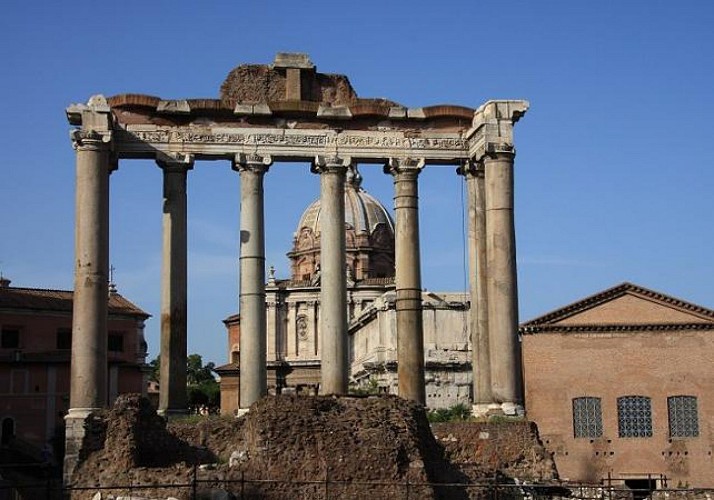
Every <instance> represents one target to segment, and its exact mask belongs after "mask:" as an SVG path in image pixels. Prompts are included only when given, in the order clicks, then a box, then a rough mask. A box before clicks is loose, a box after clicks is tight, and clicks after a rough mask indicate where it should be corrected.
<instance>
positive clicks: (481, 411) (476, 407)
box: [471, 403, 491, 418]
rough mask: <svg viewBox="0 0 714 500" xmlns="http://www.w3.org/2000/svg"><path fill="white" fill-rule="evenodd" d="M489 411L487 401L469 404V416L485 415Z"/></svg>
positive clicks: (489, 407) (487, 414)
mask: <svg viewBox="0 0 714 500" xmlns="http://www.w3.org/2000/svg"><path fill="white" fill-rule="evenodd" d="M490 412H491V404H489V403H475V404H473V405H471V416H472V417H476V418H479V417H487V416H489V414H490Z"/></svg>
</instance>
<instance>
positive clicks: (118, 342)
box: [107, 333, 124, 352]
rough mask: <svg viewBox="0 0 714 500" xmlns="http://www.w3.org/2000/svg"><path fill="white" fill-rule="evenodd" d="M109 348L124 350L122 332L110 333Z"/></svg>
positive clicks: (117, 350) (112, 350) (111, 350)
mask: <svg viewBox="0 0 714 500" xmlns="http://www.w3.org/2000/svg"><path fill="white" fill-rule="evenodd" d="M107 349H109V352H124V335H122V334H121V333H110V334H109V342H108V344H107Z"/></svg>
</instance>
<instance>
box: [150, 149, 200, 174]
mask: <svg viewBox="0 0 714 500" xmlns="http://www.w3.org/2000/svg"><path fill="white" fill-rule="evenodd" d="M156 163H157V164H158V165H159V167H161V168H162V169H163V171H164V172H187V171H188V170H191V169H192V168H193V155H192V154H186V153H159V154H157V155H156Z"/></svg>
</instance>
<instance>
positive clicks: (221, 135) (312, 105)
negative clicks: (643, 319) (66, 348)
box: [66, 53, 528, 461]
mask: <svg viewBox="0 0 714 500" xmlns="http://www.w3.org/2000/svg"><path fill="white" fill-rule="evenodd" d="M527 109H528V103H527V102H526V101H519V100H493V101H488V102H486V103H484V104H483V105H481V106H479V107H478V108H476V109H474V108H469V107H464V106H455V105H437V106H427V107H421V108H407V107H404V106H401V105H399V104H398V103H396V102H392V101H389V100H385V99H365V98H360V97H358V96H357V93H356V92H355V91H354V89H353V88H352V86H351V84H350V82H349V80H348V79H347V77H345V76H343V75H331V74H324V73H319V72H317V70H316V68H315V65H314V64H313V63H312V62H311V61H310V59H309V58H308V57H307V56H306V55H304V54H284V53H281V54H278V55H277V56H276V58H275V60H274V62H273V63H272V64H270V65H242V66H239V67H237V68H235V69H234V70H233V71H231V72H230V73H229V75H228V77H227V78H226V80H225V81H224V82H223V84H222V86H221V89H220V96H219V98H217V99H179V100H165V99H161V98H159V97H154V96H148V95H138V94H121V95H116V96H113V97H109V98H106V97H104V96H101V95H95V96H93V97H91V98H90V99H89V101H88V102H87V104H75V105H71V106H70V107H68V108H67V117H68V120H69V123H70V124H71V125H73V126H74V128H73V130H72V132H71V138H72V142H73V146H74V148H75V150H76V154H77V162H76V183H77V194H76V197H77V198H76V203H77V212H76V213H77V215H76V238H75V241H76V259H75V265H76V267H75V295H74V297H75V299H74V319H73V340H72V382H71V396H70V410H69V415H68V416H67V419H66V420H67V429H68V433H67V435H68V439H67V444H68V448H67V452H68V459H69V460H70V461H71V460H72V453H73V450H74V448H73V445H72V443H73V440H75V439H77V438H81V436H80V434H81V433H82V430H81V429H82V425H83V424H82V423H83V422H84V421H85V419H86V418H87V417H88V416H89V415H91V414H92V413H93V412H94V411H95V410H96V409H98V408H102V407H104V406H106V405H107V390H106V387H107V384H106V377H107V375H106V370H107V368H106V367H107V363H106V359H107V348H106V324H107V300H106V297H107V283H108V266H109V264H108V248H109V203H108V192H109V174H110V173H111V172H112V171H114V170H116V169H117V168H118V167H119V163H120V162H119V160H121V161H130V160H132V159H137V158H142V159H153V160H155V161H156V162H157V164H158V165H159V167H160V168H162V170H163V176H164V186H163V189H164V191H163V196H164V205H163V208H164V209H163V231H164V234H163V268H162V306H161V381H162V384H161V395H160V410H161V411H162V412H164V414H171V413H174V412H182V411H185V408H186V399H185V385H186V378H185V377H186V374H185V366H186V335H187V331H186V330H187V328H186V274H187V258H186V253H187V251H186V240H187V234H186V233H187V229H186V182H187V172H188V171H189V170H190V169H191V168H192V166H193V162H194V160H221V161H226V162H227V164H228V165H230V166H231V168H233V169H234V170H236V171H237V172H238V174H239V176H240V185H241V195H240V205H241V211H240V229H241V238H240V239H241V241H240V314H241V349H240V372H241V377H240V407H241V408H243V409H247V408H248V407H249V406H250V405H251V404H253V403H254V402H255V401H257V400H258V399H260V398H261V397H263V396H264V395H265V394H266V333H265V328H266V315H265V314H266V313H265V300H266V290H265V283H266V279H265V278H266V276H265V243H264V222H263V200H264V196H266V195H267V196H270V193H264V190H263V178H264V176H265V174H266V173H267V172H268V170H269V167H270V165H271V164H272V163H273V162H302V163H305V162H309V163H310V164H311V165H312V168H311V171H312V172H313V173H314V174H317V175H319V176H320V185H321V194H320V203H321V210H322V216H321V217H320V232H321V242H320V304H321V309H320V311H321V314H320V318H319V321H320V330H321V332H322V333H321V335H322V342H323V345H322V360H321V382H320V392H321V393H322V394H337V395H340V394H346V392H347V388H348V377H347V374H348V357H347V316H346V315H347V298H346V287H347V283H346V280H347V276H346V273H345V268H346V250H345V249H346V246H345V245H346V243H345V231H344V222H345V213H344V203H343V199H344V189H345V177H346V175H347V172H348V170H349V166H350V165H356V164H359V165H365V168H369V167H368V165H377V166H381V167H383V168H384V172H385V173H386V174H388V175H391V176H392V177H393V179H394V199H395V207H394V209H395V238H396V239H395V262H394V267H395V294H396V297H395V307H396V315H397V336H398V355H397V357H398V360H397V363H398V378H399V395H400V396H402V397H404V398H407V399H410V400H413V401H416V402H418V403H422V404H423V403H424V402H425V391H424V345H423V327H422V284H421V273H420V252H419V238H420V236H419V225H418V209H419V205H418V178H419V173H420V171H421V170H422V169H423V168H425V167H429V168H432V167H435V168H443V167H444V166H456V167H458V172H459V174H460V175H463V176H465V178H466V182H467V185H468V193H469V194H468V212H469V238H468V247H469V249H468V253H469V269H470V270H469V277H470V299H471V300H470V302H471V305H472V307H471V308H470V313H469V314H470V318H469V321H470V322H471V331H472V332H473V338H472V344H473V346H474V349H473V371H474V373H473V379H474V381H475V382H474V394H473V402H474V405H475V406H474V408H475V411H477V412H478V411H485V410H486V409H488V408H489V407H498V408H501V409H502V410H503V411H505V412H507V413H510V412H513V411H514V409H516V408H518V407H520V406H521V405H522V403H523V397H522V379H521V361H520V348H519V345H518V338H517V331H518V314H517V305H518V300H517V285H516V258H515V257H516V256H515V234H514V233H515V231H514V223H513V220H514V219H513V162H514V157H515V148H514V143H513V126H514V124H515V123H516V121H518V119H519V118H520V117H521V116H523V114H524V113H525V112H526V111H527ZM114 175H121V172H118V173H115V174H114Z"/></svg>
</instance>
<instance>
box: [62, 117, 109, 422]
mask: <svg viewBox="0 0 714 500" xmlns="http://www.w3.org/2000/svg"><path fill="white" fill-rule="evenodd" d="M110 139H111V135H110V133H109V132H107V133H99V132H95V131H91V130H90V131H86V130H75V131H73V133H72V140H73V144H74V148H75V150H76V151H77V174H76V175H77V177H76V213H75V240H74V241H75V268H74V299H73V312H72V364H71V375H70V377H71V383H70V401H69V406H70V410H69V412H70V415H72V414H73V413H76V412H80V413H84V414H85V416H86V415H88V414H89V413H91V411H93V410H95V409H98V408H103V407H105V406H106V404H107V303H108V298H107V297H108V296H109V172H110V169H111V168H112V167H111V166H110V158H109V141H110Z"/></svg>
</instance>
